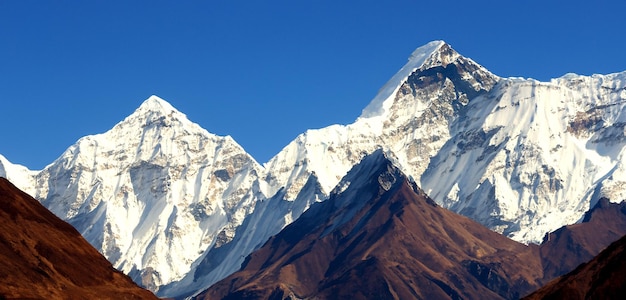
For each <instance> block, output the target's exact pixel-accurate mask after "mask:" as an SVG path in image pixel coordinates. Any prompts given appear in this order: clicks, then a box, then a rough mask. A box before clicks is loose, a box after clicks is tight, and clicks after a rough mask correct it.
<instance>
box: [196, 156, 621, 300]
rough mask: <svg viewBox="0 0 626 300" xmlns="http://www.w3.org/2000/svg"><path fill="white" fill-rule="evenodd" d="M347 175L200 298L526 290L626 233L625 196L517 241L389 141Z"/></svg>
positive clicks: (472, 295)
mask: <svg viewBox="0 0 626 300" xmlns="http://www.w3.org/2000/svg"><path fill="white" fill-rule="evenodd" d="M342 182H343V184H342V183H340V185H339V186H343V188H337V189H336V190H335V191H334V192H333V193H332V194H331V197H330V198H329V199H328V200H327V201H325V202H323V203H319V204H317V205H314V206H312V207H311V208H310V209H309V210H308V211H307V212H305V213H304V214H303V215H302V216H301V217H300V218H299V219H298V220H296V221H295V222H294V223H292V224H291V225H289V226H287V227H285V228H284V229H283V230H282V231H281V232H280V233H279V234H277V235H276V236H274V237H272V238H271V239H270V240H269V241H268V242H266V243H265V244H264V245H263V246H262V247H261V248H260V249H258V250H257V251H255V252H253V253H252V254H251V255H250V256H248V257H247V258H246V261H245V262H244V263H243V265H242V268H241V270H240V271H238V272H236V273H234V274H232V275H230V276H229V277H227V278H225V279H223V280H222V281H220V282H218V283H216V284H214V285H213V286H212V287H210V288H209V289H208V290H206V291H204V292H203V293H201V294H199V295H198V296H197V298H198V299H298V298H312V299H316V298H317V299H344V298H350V299H519V298H520V297H521V296H524V295H527V294H529V293H530V292H532V291H534V290H536V289H537V288H539V287H540V286H541V285H543V284H545V283H547V282H548V281H549V280H550V279H553V278H554V277H555V276H558V275H561V274H563V273H565V272H568V271H570V270H572V269H573V268H575V267H576V266H578V265H579V264H580V263H583V262H585V261H587V260H589V259H590V258H591V257H593V256H594V255H595V254H597V253H599V252H600V251H601V250H602V249H603V248H604V247H606V246H607V245H609V244H610V243H611V242H613V241H615V240H616V239H618V238H619V237H621V236H623V235H625V234H626V226H625V224H626V209H624V204H612V203H609V202H608V201H606V200H602V201H601V202H600V203H598V205H596V207H594V208H593V209H592V210H590V212H589V213H588V214H587V216H586V217H585V222H584V223H581V224H576V225H571V226H566V227H563V228H561V229H560V230H558V231H556V232H554V233H552V234H551V235H550V238H549V240H547V241H546V242H545V243H544V244H542V245H541V246H537V245H529V246H526V245H523V244H520V243H517V242H515V241H513V240H510V239H508V238H506V237H504V236H502V235H500V234H497V233H495V232H492V231H490V230H489V229H487V228H485V227H483V226H482V225H480V224H478V223H476V222H474V221H472V220H470V219H468V218H466V217H463V216H460V215H458V214H455V213H453V212H451V211H448V210H446V209H444V208H442V207H439V206H437V205H436V204H435V203H434V202H433V201H432V200H431V199H430V198H429V197H428V196H427V195H426V194H425V193H424V192H423V191H422V190H420V189H419V188H418V187H416V186H415V184H414V183H412V182H411V181H410V180H408V179H407V177H406V176H405V175H404V174H402V172H400V171H399V170H398V169H397V168H396V167H394V166H393V164H391V163H390V162H389V161H388V160H387V158H386V157H385V155H384V154H382V153H381V152H380V151H379V152H376V153H374V154H372V155H370V156H368V157H366V158H365V159H364V160H363V161H362V162H361V164H359V165H358V166H356V167H355V168H354V169H353V170H351V171H350V172H349V173H348V175H346V177H345V178H344V180H343V181H342ZM345 186H347V188H346V187H345Z"/></svg>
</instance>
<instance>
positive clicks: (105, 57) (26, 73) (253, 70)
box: [0, 0, 626, 169]
mask: <svg viewBox="0 0 626 300" xmlns="http://www.w3.org/2000/svg"><path fill="white" fill-rule="evenodd" d="M625 11H626V1H621V0H620V1H601V0H600V1H458V2H457V1H380V0H378V1H367V0H366V1H340V0H339V1H338V0H334V1H324V0H320V1H314V0H310V1H306V0H304V1H237V0H234V1H233V0H231V1H225V0H214V1H34V0H26V1H18V0H0V116H1V117H0V120H1V122H2V131H1V132H2V136H1V137H0V154H2V155H4V156H5V157H7V158H8V159H9V160H10V161H12V162H13V163H19V164H23V165H25V166H27V167H29V168H31V169H40V168H43V167H44V166H45V165H47V164H48V163H51V162H52V161H53V160H54V159H56V158H57V157H58V156H59V155H60V154H61V153H62V152H63V151H64V150H65V149H66V148H67V147H69V146H70V145H72V144H73V143H75V142H76V141H77V140H78V139H79V138H80V137H82V136H85V135H89V134H97V133H102V132H105V131H107V130H108V129H110V128H111V127H113V126H114V125H115V124H116V123H117V122H119V121H121V120H122V119H123V118H124V117H126V116H127V115H129V114H131V113H132V112H133V111H134V109H135V108H136V107H138V106H139V105H140V104H141V102H142V101H143V100H145V99H146V98H148V97H149V96H150V95H152V94H156V95H158V96H160V97H162V98H164V99H165V100H167V101H169V102H170V103H171V104H172V105H173V106H174V107H176V108H178V109H179V110H180V111H182V112H183V113H185V114H187V116H188V117H189V119H190V120H192V121H194V122H196V123H198V124H200V125H201V126H202V127H204V128H205V129H207V130H208V131H210V132H212V133H215V134H218V135H231V136H232V137H233V138H234V139H235V140H236V141H237V142H239V143H240V144H241V145H242V146H243V147H244V148H245V149H246V150H247V151H248V152H249V153H251V154H252V155H253V156H254V157H255V158H256V159H257V160H258V161H259V162H260V163H263V162H266V161H267V160H268V159H269V158H271V157H272V156H273V155H275V154H276V153H277V152H278V151H280V149H282V148H283V147H284V146H286V145H287V143H289V142H290V141H291V140H292V139H293V138H295V137H296V136H297V135H298V134H299V133H301V132H304V131H305V130H306V129H309V128H320V127H325V126H328V125H331V124H335V123H340V124H346V123H350V122H352V121H353V120H354V119H356V118H357V117H358V116H359V114H360V113H361V110H362V109H363V108H365V106H366V105H367V104H368V103H369V101H370V100H371V99H372V98H373V97H374V96H375V94H376V92H377V90H378V89H379V88H380V87H381V86H382V85H383V84H384V83H385V82H386V81H387V80H388V79H389V78H390V77H391V76H392V75H393V74H394V73H395V72H396V71H397V70H398V69H399V68H400V67H402V65H403V64H404V63H405V61H406V59H407V57H408V56H409V55H410V53H411V52H412V51H413V50H414V49H415V48H417V47H419V46H421V45H423V44H425V43H427V42H429V41H431V40H436V39H443V40H445V41H447V42H448V43H450V44H451V45H452V47H453V48H455V49H456V50H457V51H459V52H460V53H461V54H463V55H464V56H467V57H470V58H472V59H474V60H475V61H477V62H478V63H480V64H482V65H483V66H485V67H486V68H488V69H489V70H491V71H492V72H493V73H495V74H497V75H500V76H523V77H532V78H536V79H540V80H547V79H549V78H553V77H559V76H561V75H563V74H565V73H568V72H574V73H578V74H586V75H589V74H593V73H612V72H618V71H624V70H626V56H625V54H626V52H625V50H626V47H625V46H626V36H625V32H626V18H625V17H624V12H625Z"/></svg>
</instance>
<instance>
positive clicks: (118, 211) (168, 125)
mask: <svg viewBox="0 0 626 300" xmlns="http://www.w3.org/2000/svg"><path fill="white" fill-rule="evenodd" d="M294 97H297V95H294ZM625 100H626V73H624V72H622V73H616V74H608V75H592V76H582V75H575V74H567V75H564V76H563V77H560V78H556V79H553V80H551V81H549V82H540V81H537V80H533V79H524V78H502V77H499V76H497V75H494V74H492V73H491V72H489V71H488V70H487V69H486V68H484V67H483V66H481V65H479V64H478V63H476V62H474V61H473V60H471V59H470V58H466V57H464V56H462V55H461V54H459V53H458V52H456V51H455V50H454V49H453V48H452V47H451V46H450V45H449V44H447V43H445V42H442V41H434V42H431V43H428V44H426V45H424V46H422V47H419V48H418V49H416V50H415V51H414V52H413V53H412V54H411V56H410V57H409V59H408V61H407V63H406V65H404V66H403V67H402V68H401V69H400V70H399V71H398V72H397V73H396V75H394V76H393V77H392V78H391V79H390V80H389V82H387V83H386V84H385V85H384V86H383V87H382V88H381V90H380V91H379V93H378V94H377V95H376V96H375V97H374V99H373V100H372V101H371V103H370V104H369V105H368V106H367V107H366V108H365V109H364V110H363V112H362V114H361V116H360V117H359V118H358V119H357V120H355V121H354V123H352V124H348V125H332V126H329V127H325V128H321V129H316V130H308V131H306V132H304V133H302V134H301V135H299V136H298V137H297V138H296V139H295V140H293V141H292V142H291V143H289V144H288V145H287V146H285V148H284V149H283V150H282V151H280V152H279V153H278V154H277V155H276V156H274V157H273V158H272V159H271V160H270V161H268V162H266V163H264V164H259V163H257V162H256V161H255V160H254V158H252V157H251V156H250V155H249V154H247V153H246V152H245V150H244V149H243V148H242V147H241V146H239V145H238V144H237V143H236V142H235V141H234V140H233V139H232V138H230V137H228V136H226V137H220V136H216V135H213V134H211V133H209V132H207V131H206V130H204V129H202V128H201V127H200V126H198V125H197V124H195V123H193V122H191V121H189V120H188V119H187V118H186V117H185V115H184V114H183V113H181V112H179V111H178V110H176V109H175V108H173V107H172V106H171V105H170V104H169V103H167V102H166V101H164V100H162V99H160V98H158V97H156V96H152V97H150V98H149V99H148V100H146V101H145V102H144V103H143V104H141V105H140V106H139V108H138V109H137V110H136V111H135V112H133V113H132V114H131V115H130V116H128V117H127V118H126V119H124V120H123V121H122V122H120V123H119V124H117V125H115V127H113V128H112V129H111V130H109V131H107V132H105V133H102V134H97V135H92V136H87V137H84V138H82V139H80V140H79V141H78V142H77V143H76V144H74V145H72V146H70V147H69V148H68V149H67V150H66V151H65V152H64V153H63V154H62V155H61V157H59V158H58V159H57V160H56V161H54V162H52V163H51V164H50V165H48V166H47V167H46V168H44V169H43V170H40V171H30V170H28V169H27V168H25V167H22V166H17V165H13V164H11V163H10V162H9V161H8V160H6V159H5V158H4V157H0V176H5V177H7V178H9V179H10V180H11V181H12V182H15V184H16V185H18V187H20V188H22V189H23V190H25V191H27V192H28V193H29V194H31V195H32V196H34V197H35V198H36V199H38V200H40V201H41V203H42V204H44V205H45V206H46V207H48V208H49V209H50V210H52V211H53V212H54V213H55V214H56V215H58V216H60V217H61V218H62V219H64V220H66V221H68V222H69V223H70V224H72V225H73V226H75V227H76V228H77V229H78V230H79V231H80V232H81V234H83V236H85V238H86V239H87V240H88V241H89V242H90V243H91V244H92V245H94V246H95V247H96V248H97V249H99V250H100V251H101V253H103V254H104V255H105V256H106V257H107V258H108V259H109V260H110V261H111V262H112V263H113V265H114V266H115V267H117V268H119V269H120V270H122V271H124V272H125V273H127V274H129V275H130V276H131V277H132V278H133V279H134V280H135V281H136V282H139V283H141V284H142V285H143V286H145V287H148V288H150V289H151V290H153V291H156V292H157V293H158V295H160V296H180V295H190V294H193V293H195V292H196V291H198V290H201V289H204V288H206V287H208V286H209V285H211V284H212V283H215V282H217V281H218V280H220V279H222V278H224V277H226V276H228V275H229V274H231V273H232V272H234V271H236V270H237V269H238V268H239V267H240V265H241V263H243V262H244V258H245V257H246V256H247V255H248V254H249V253H251V252H252V251H253V250H254V249H257V248H259V247H260V246H261V245H263V243H265V242H266V241H267V239H269V238H270V237H271V236H272V235H275V234H277V233H278V232H279V231H280V230H281V229H283V228H284V227H285V226H287V225H288V224H290V223H291V222H293V221H294V220H296V219H297V218H298V217H299V216H300V215H301V214H302V213H303V212H304V211H306V210H307V209H308V208H309V207H311V206H312V205H313V204H314V203H316V202H322V201H325V200H326V199H328V197H329V195H330V192H331V191H332V190H333V189H335V187H336V185H337V184H338V183H339V182H340V180H341V178H342V177H343V176H344V175H345V174H346V173H347V172H348V171H349V170H350V169H351V168H352V167H353V166H354V165H356V164H357V163H358V162H359V161H360V160H361V159H362V158H363V157H365V156H366V155H367V154H370V153H372V152H373V151H375V150H376V149H379V148H382V149H384V150H385V151H386V152H389V153H393V154H394V156H395V157H396V161H397V163H396V165H397V166H398V168H399V169H400V170H401V171H402V172H403V173H404V174H406V175H407V176H408V177H409V178H411V180H412V181H413V182H414V183H415V184H416V185H417V186H419V187H420V188H421V189H422V190H423V191H424V192H425V193H426V194H427V195H429V196H430V197H431V198H432V199H433V200H434V201H435V202H436V203H437V204H438V205H440V206H442V207H444V208H446V209H449V210H451V211H453V212H457V213H459V214H461V215H464V216H466V217H469V218H471V219H473V220H475V221H477V222H478V223H480V224H482V225H484V226H486V227H487V228H489V229H491V230H492V231H495V232H497V233H501V234H503V235H505V236H507V237H510V238H512V239H513V240H516V241H519V242H522V243H525V244H528V243H539V242H541V241H542V240H543V238H544V237H545V235H546V233H548V232H550V231H554V230H556V229H558V228H560V227H561V226H563V225H566V224H573V223H576V222H578V221H580V220H582V218H583V215H584V214H585V212H587V211H588V210H589V209H590V208H592V207H594V206H595V205H596V203H597V202H598V201H599V200H600V199H602V198H606V199H609V201H613V202H621V201H622V200H623V199H624V195H625V191H626V190H625V188H624V187H625V186H626V185H625V183H626V168H625V166H624V163H623V161H624V158H623V155H624V153H623V152H624V151H623V150H624V146H625V145H626V136H625V134H624V128H625V125H626V114H624V113H623V112H624V109H625V107H626V101H625Z"/></svg>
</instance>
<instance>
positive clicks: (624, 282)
mask: <svg viewBox="0 0 626 300" xmlns="http://www.w3.org/2000/svg"><path fill="white" fill-rule="evenodd" d="M625 295H626V236H624V237H622V238H621V239H619V240H618V241H617V242H615V243H613V244H611V245H610V246H609V247H608V248H606V249H605V250H604V251H602V252H601V253H600V254H599V255H598V256H596V257H595V258H594V259H592V260H591V261H590V262H588V263H586V264H583V265H580V266H579V267H578V268H576V270H574V271H572V272H571V273H569V274H567V275H565V276H562V277H559V278H557V279H555V280H553V281H551V282H550V283H549V284H547V285H546V286H544V287H542V288H541V289H539V290H538V291H536V292H534V293H532V294H531V295H529V296H528V297H525V298H524V299H527V300H533V299H569V300H577V299H581V300H582V299H624V297H625Z"/></svg>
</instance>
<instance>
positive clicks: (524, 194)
mask: <svg viewBox="0 0 626 300" xmlns="http://www.w3.org/2000/svg"><path fill="white" fill-rule="evenodd" d="M625 108H626V72H623V73H617V74H610V75H593V76H579V75H574V74H567V75H565V76H563V77H562V78H558V79H554V80H552V81H550V82H539V81H536V80H533V79H522V78H500V77H498V76H496V75H493V74H491V73H490V72H489V71H487V70H486V69H485V68H483V67H482V66H480V65H478V64H477V63H475V62H474V61H472V60H471V59H468V58H465V57H463V56H461V55H459V54H458V53H457V52H456V51H454V50H453V49H452V48H451V47H450V46H449V45H448V44H446V43H444V42H441V41H435V42H431V43H429V44H427V45H425V46H423V47H420V48H418V49H417V50H416V51H415V52H414V53H413V54H412V55H411V57H410V58H409V61H408V63H407V64H406V65H405V66H404V67H403V68H402V69H401V70H400V71H399V72H398V73H397V74H396V75H395V76H394V77H393V78H392V79H391V80H390V81H389V82H388V83H387V84H386V85H385V86H384V87H383V88H382V89H381V91H380V92H379V94H378V95H377V96H376V97H375V98H374V100H373V101H372V102H371V103H370V105H369V106H368V107H366V108H365V109H364V110H363V113H362V115H361V117H360V118H359V119H357V120H356V121H355V122H354V123H353V124H350V125H347V126H341V125H334V126H330V127H327V128H323V129H319V130H310V131H307V132H306V133H304V134H302V135H300V136H299V137H298V138H297V139H296V140H295V141H293V142H292V143H291V144H289V145H288V146H287V147H286V148H285V149H284V150H283V151H282V152H280V153H279V154H278V155H277V156H276V157H274V158H273V159H272V160H270V162H269V163H268V164H267V165H266V167H267V174H268V175H266V180H267V181H268V182H270V183H271V182H275V184H274V186H279V187H281V186H285V187H286V190H287V191H289V192H290V195H296V194H297V191H298V187H299V186H302V183H303V182H305V180H304V179H305V178H307V177H306V176H307V174H316V175H317V176H318V177H319V178H320V180H319V181H320V184H321V187H322V190H323V191H325V192H326V191H329V190H330V189H332V188H333V186H334V185H335V184H337V183H338V181H339V178H341V176H343V175H344V174H345V173H346V172H347V171H348V170H349V169H350V167H351V166H352V165H353V164H355V163H356V162H357V161H358V159H360V158H361V157H362V156H363V154H364V153H369V152H371V151H372V150H373V149H375V148H376V147H379V146H382V147H384V148H385V149H387V150H390V151H392V152H394V153H395V154H396V155H397V157H398V161H399V164H400V166H401V167H402V168H403V171H404V172H406V173H407V174H409V175H410V176H412V177H413V178H414V179H415V180H416V182H417V183H418V185H420V186H421V187H423V188H424V190H425V191H426V192H427V193H428V194H429V195H430V196H431V197H433V199H435V200H436V201H437V203H439V204H440V205H442V206H444V207H446V208H449V209H451V210H453V211H455V212H459V213H461V214H464V215H466V216H469V217H471V218H473V219H474V220H477V221H479V222H481V223H482V224H483V225H486V226H487V227H489V228H491V229H493V230H495V231H498V232H501V233H504V234H505V235H507V236H509V237H511V238H513V239H515V240H517V241H521V242H525V243H529V242H539V241H541V239H542V237H543V236H544V235H545V233H546V232H548V231H551V230H554V229H556V228H558V227H560V226H562V225H564V224H571V223H574V222H576V221H578V220H579V219H580V218H581V217H582V215H583V213H584V212H585V211H587V210H588V209H589V207H590V205H593V204H594V203H595V202H596V201H597V199H599V198H600V197H602V196H604V197H607V198H610V199H612V200H613V201H622V200H623V199H624V196H625V194H624V193H625V192H626V186H625V185H624V183H625V182H626V181H625V180H626V177H624V175H626V174H625V173H624V163H623V162H624V159H623V155H624V154H623V152H624V151H623V150H624V146H626V137H625V135H624V128H625V126H624V125H625V124H626V114H625V113H624V111H625ZM294 175H295V176H294ZM485 195H487V196H485Z"/></svg>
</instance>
